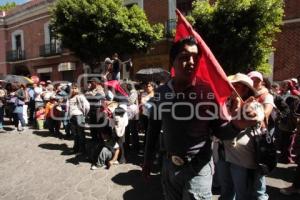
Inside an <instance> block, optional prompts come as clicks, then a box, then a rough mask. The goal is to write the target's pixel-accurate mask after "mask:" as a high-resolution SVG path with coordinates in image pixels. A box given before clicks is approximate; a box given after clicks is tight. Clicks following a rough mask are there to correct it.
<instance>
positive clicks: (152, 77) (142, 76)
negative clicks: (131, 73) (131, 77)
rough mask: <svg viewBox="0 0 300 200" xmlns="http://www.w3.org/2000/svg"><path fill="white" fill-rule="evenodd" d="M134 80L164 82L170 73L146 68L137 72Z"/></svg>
mask: <svg viewBox="0 0 300 200" xmlns="http://www.w3.org/2000/svg"><path fill="white" fill-rule="evenodd" d="M135 78H136V79H137V80H139V81H142V82H150V81H153V82H166V81H167V80H168V79H169V78H170V73H169V72H168V71H166V70H164V69H162V68H147V69H141V70H139V71H138V72H137V73H136V75H135Z"/></svg>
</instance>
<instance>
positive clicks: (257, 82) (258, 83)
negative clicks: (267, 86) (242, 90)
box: [251, 77, 262, 90]
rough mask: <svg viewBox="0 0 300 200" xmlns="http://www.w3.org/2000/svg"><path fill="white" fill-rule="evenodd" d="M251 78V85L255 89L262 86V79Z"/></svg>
mask: <svg viewBox="0 0 300 200" xmlns="http://www.w3.org/2000/svg"><path fill="white" fill-rule="evenodd" d="M251 79H252V81H253V87H254V88H255V89H257V90H258V89H260V88H261V87H262V81H261V80H260V79H259V78H256V77H253V78H251Z"/></svg>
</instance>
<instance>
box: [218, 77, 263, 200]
mask: <svg viewBox="0 0 300 200" xmlns="http://www.w3.org/2000/svg"><path fill="white" fill-rule="evenodd" d="M229 80H230V82H231V83H232V84H233V86H234V88H235V90H236V92H237V93H238V95H239V96H240V97H241V100H243V101H247V99H249V98H251V97H252V98H253V96H255V94H256V91H255V89H254V88H253V81H252V80H251V79H250V78H249V77H248V76H247V75H245V74H241V73H237V74H235V75H233V76H230V77H229ZM232 98H235V97H234V96H232ZM229 102H230V101H229ZM255 106H256V107H257V110H256V111H257V113H258V115H257V121H262V120H263V119H264V112H263V107H262V105H261V104H259V103H257V102H256V103H255ZM234 112H235V111H230V114H231V116H233V117H234V116H235V114H236V113H234ZM255 129H258V128H255ZM254 135H255V134H254V128H247V129H245V130H242V131H241V132H240V133H239V134H238V135H237V136H236V137H235V138H234V139H233V140H223V141H220V142H219V147H218V153H219V154H218V157H219V160H218V162H217V165H216V167H217V173H218V174H220V175H221V176H219V181H220V185H221V197H220V199H222V200H225V199H226V200H233V199H236V200H247V199H249V200H250V199H261V197H260V196H259V195H258V192H257V188H255V183H256V180H257V179H259V178H260V175H259V173H258V170H257V162H256V157H255V148H254Z"/></svg>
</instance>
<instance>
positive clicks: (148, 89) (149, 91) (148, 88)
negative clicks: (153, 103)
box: [145, 83, 154, 93]
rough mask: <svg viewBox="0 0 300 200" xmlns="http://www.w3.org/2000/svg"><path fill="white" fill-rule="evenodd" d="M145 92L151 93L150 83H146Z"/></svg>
mask: <svg viewBox="0 0 300 200" xmlns="http://www.w3.org/2000/svg"><path fill="white" fill-rule="evenodd" d="M145 89H146V92H147V93H151V92H153V89H154V88H153V86H152V85H151V84H150V83H148V84H147V85H146V88H145Z"/></svg>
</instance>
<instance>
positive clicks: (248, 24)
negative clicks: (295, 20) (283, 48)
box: [192, 0, 283, 74]
mask: <svg viewBox="0 0 300 200" xmlns="http://www.w3.org/2000/svg"><path fill="white" fill-rule="evenodd" d="M282 17H283V1H282V0H263V1H262V0H217V1H216V3H215V4H213V5H210V4H209V3H208V1H195V2H194V4H193V11H192V18H193V21H194V22H195V23H194V26H195V29H196V30H197V31H198V32H199V33H200V35H201V36H202V37H203V39H204V40H205V41H206V43H207V44H208V46H209V47H210V48H211V50H212V52H213V53H214V55H215V56H216V58H217V59H218V61H219V62H220V64H221V65H222V67H223V68H224V70H225V71H226V72H227V74H233V73H236V72H246V71H247V70H253V69H256V70H259V71H261V72H263V73H264V74H268V73H270V65H269V64H268V58H269V56H270V54H271V52H272V51H274V48H273V47H272V44H273V42H274V40H275V34H276V33H278V32H280V25H281V23H282Z"/></svg>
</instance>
